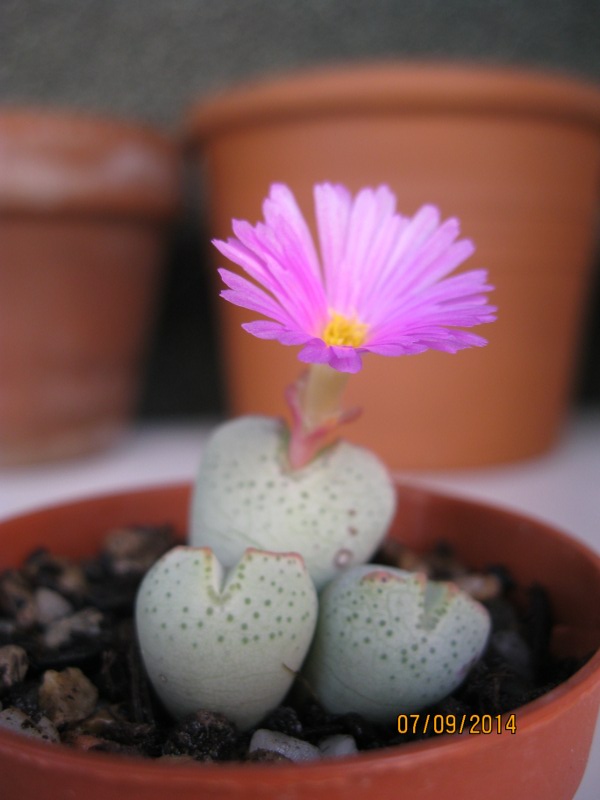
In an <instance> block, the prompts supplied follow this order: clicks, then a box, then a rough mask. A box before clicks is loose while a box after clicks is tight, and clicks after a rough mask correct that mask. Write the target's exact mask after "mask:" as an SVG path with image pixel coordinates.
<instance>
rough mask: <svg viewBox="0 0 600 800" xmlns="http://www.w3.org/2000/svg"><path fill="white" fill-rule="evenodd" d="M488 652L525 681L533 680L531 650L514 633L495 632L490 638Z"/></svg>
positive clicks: (519, 636)
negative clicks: (496, 656) (497, 657)
mask: <svg viewBox="0 0 600 800" xmlns="http://www.w3.org/2000/svg"><path fill="white" fill-rule="evenodd" d="M489 647H490V651H491V652H493V653H495V654H496V655H498V656H499V657H500V658H501V659H502V662H503V663H504V664H506V666H508V667H510V669H511V670H512V671H513V672H515V673H516V674H517V675H519V676H520V677H521V678H524V679H525V680H533V660H532V653H531V648H530V647H529V645H528V644H527V642H526V641H525V640H524V639H523V637H522V636H521V635H520V634H519V633H517V632H516V631H510V630H508V631H496V632H495V633H493V634H492V635H491V637H490V643H489Z"/></svg>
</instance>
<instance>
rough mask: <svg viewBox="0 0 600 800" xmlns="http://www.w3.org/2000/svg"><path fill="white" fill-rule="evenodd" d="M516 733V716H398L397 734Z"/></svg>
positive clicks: (473, 734) (475, 734)
mask: <svg viewBox="0 0 600 800" xmlns="http://www.w3.org/2000/svg"><path fill="white" fill-rule="evenodd" d="M516 732H517V717H516V714H509V715H508V716H506V717H505V716H503V715H501V714H496V715H492V714H399V715H398V733H400V734H407V733H408V734H413V735H415V734H423V735H424V734H426V733H435V734H438V735H440V734H443V733H449V734H453V733H467V734H470V735H472V736H478V735H482V734H483V735H487V734H493V733H496V734H499V733H511V734H515V733H516Z"/></svg>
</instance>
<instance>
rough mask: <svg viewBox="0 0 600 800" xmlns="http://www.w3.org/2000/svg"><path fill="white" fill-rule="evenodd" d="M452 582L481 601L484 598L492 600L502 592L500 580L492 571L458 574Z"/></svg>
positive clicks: (483, 600) (484, 599)
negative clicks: (484, 573)
mask: <svg viewBox="0 0 600 800" xmlns="http://www.w3.org/2000/svg"><path fill="white" fill-rule="evenodd" d="M454 582H455V583H456V585H457V586H458V588H459V589H462V590H463V591H464V592H467V594H470V595H471V597H473V598H474V599H475V600H479V601H480V602H482V603H483V602H485V601H486V600H493V599H494V598H496V597H499V596H500V595H501V594H502V581H501V580H500V578H499V577H498V575H494V574H493V573H489V574H487V575H482V574H480V573H477V572H472V573H470V574H467V575H459V576H458V577H457V578H455V579H454Z"/></svg>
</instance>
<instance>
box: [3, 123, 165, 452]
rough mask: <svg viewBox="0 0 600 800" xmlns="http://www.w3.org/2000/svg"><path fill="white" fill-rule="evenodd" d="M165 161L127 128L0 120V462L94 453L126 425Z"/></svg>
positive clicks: (144, 336) (155, 266)
mask: <svg viewBox="0 0 600 800" xmlns="http://www.w3.org/2000/svg"><path fill="white" fill-rule="evenodd" d="M179 163H180V158H179V155H178V152H177V148H176V147H175V145H174V143H173V142H171V141H169V139H167V138H165V137H163V136H162V135H160V134H158V133H157V132H155V131H154V130H152V129H148V128H146V127H144V126H141V125H136V124H131V123H126V122H122V121H120V120H114V119H111V118H95V117H91V116H88V115H83V114H80V113H74V112H72V111H68V112H67V111H62V110H50V109H44V110H42V109H32V108H21V109H16V108H14V109H4V110H3V111H2V112H1V113H0V175H1V177H0V243H1V245H0V246H1V252H0V374H1V379H0V384H1V386H0V465H11V466H12V465H16V464H28V463H35V462H39V461H48V460H53V459H58V458H67V457H71V456H75V455H80V454H84V453H88V452H91V451H94V450H98V449H101V448H103V447H105V446H107V445H108V444H110V443H112V442H113V441H114V440H115V439H116V437H117V436H118V435H119V434H121V433H122V432H123V431H124V430H125V428H126V427H127V425H128V424H129V422H130V420H131V417H132V415H133V412H134V409H135V405H136V401H137V395H138V389H139V384H140V377H141V366H142V362H143V357H144V355H145V351H146V346H147V344H148V339H149V333H150V329H151V327H152V323H153V320H154V314H155V308H156V304H157V292H158V286H159V281H160V275H161V273H162V267H163V258H164V254H165V253H164V251H165V245H166V238H167V237H166V228H167V226H168V224H169V222H170V221H171V219H172V218H173V216H174V213H175V211H176V209H177V208H178V206H179V192H180V185H179V181H180V168H179Z"/></svg>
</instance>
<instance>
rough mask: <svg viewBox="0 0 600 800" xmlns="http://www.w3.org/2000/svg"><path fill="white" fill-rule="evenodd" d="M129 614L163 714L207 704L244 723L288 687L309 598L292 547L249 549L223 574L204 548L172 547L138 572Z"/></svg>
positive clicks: (309, 586)
mask: <svg viewBox="0 0 600 800" xmlns="http://www.w3.org/2000/svg"><path fill="white" fill-rule="evenodd" d="M135 613H136V625H137V632H138V638H139V642H140V648H141V653H142V657H143V659H144V663H145V666H146V670H147V672H148V676H149V678H150V680H151V682H152V684H153V686H154V688H155V690H156V692H157V694H158V696H159V697H160V698H161V700H162V702H163V703H164V705H165V707H166V708H167V709H168V711H169V712H170V713H171V714H173V715H174V716H176V717H182V716H184V715H185V714H187V713H191V712H193V711H196V710H197V709H199V708H209V709H211V710H212V711H217V712H222V713H224V714H226V715H227V716H228V717H229V718H230V719H231V720H233V721H234V722H235V723H236V724H237V725H238V726H239V727H240V728H247V727H249V726H251V725H253V724H254V723H256V722H257V721H258V720H259V719H261V718H262V717H263V716H264V714H265V713H266V712H267V711H268V710H270V709H272V708H274V707H275V706H277V705H278V703H279V702H280V701H281V700H282V699H283V697H284V695H285V694H286V692H287V690H288V689H289V687H290V685H291V683H292V681H293V678H294V673H295V672H296V671H297V670H298V669H299V668H300V666H301V664H302V661H303V659H304V657H305V655H306V652H307V650H308V647H309V645H310V642H311V638H312V635H313V632H314V627H315V622H316V616H317V596H316V592H315V589H314V585H313V583H312V581H311V579H310V577H309V575H308V573H307V571H306V569H305V566H304V564H303V562H302V559H301V558H300V557H299V556H297V555H296V554H294V553H268V552H258V551H256V550H253V549H248V550H246V552H245V553H244V555H243V556H242V558H241V559H240V560H239V562H238V563H237V564H236V565H235V566H234V567H233V568H232V569H231V570H229V571H226V570H225V569H224V568H223V567H222V566H221V564H220V563H219V561H218V559H217V558H216V556H215V555H214V553H212V552H211V551H210V550H209V549H208V548H192V547H176V548H174V549H173V550H171V551H170V552H168V553H167V554H166V555H165V556H163V557H162V559H160V561H158V562H157V563H156V564H155V565H154V567H153V568H152V569H151V570H150V571H149V572H148V573H147V574H146V576H145V578H144V580H143V582H142V585H141V587H140V590H139V592H138V596H137V601H136V612H135Z"/></svg>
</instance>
